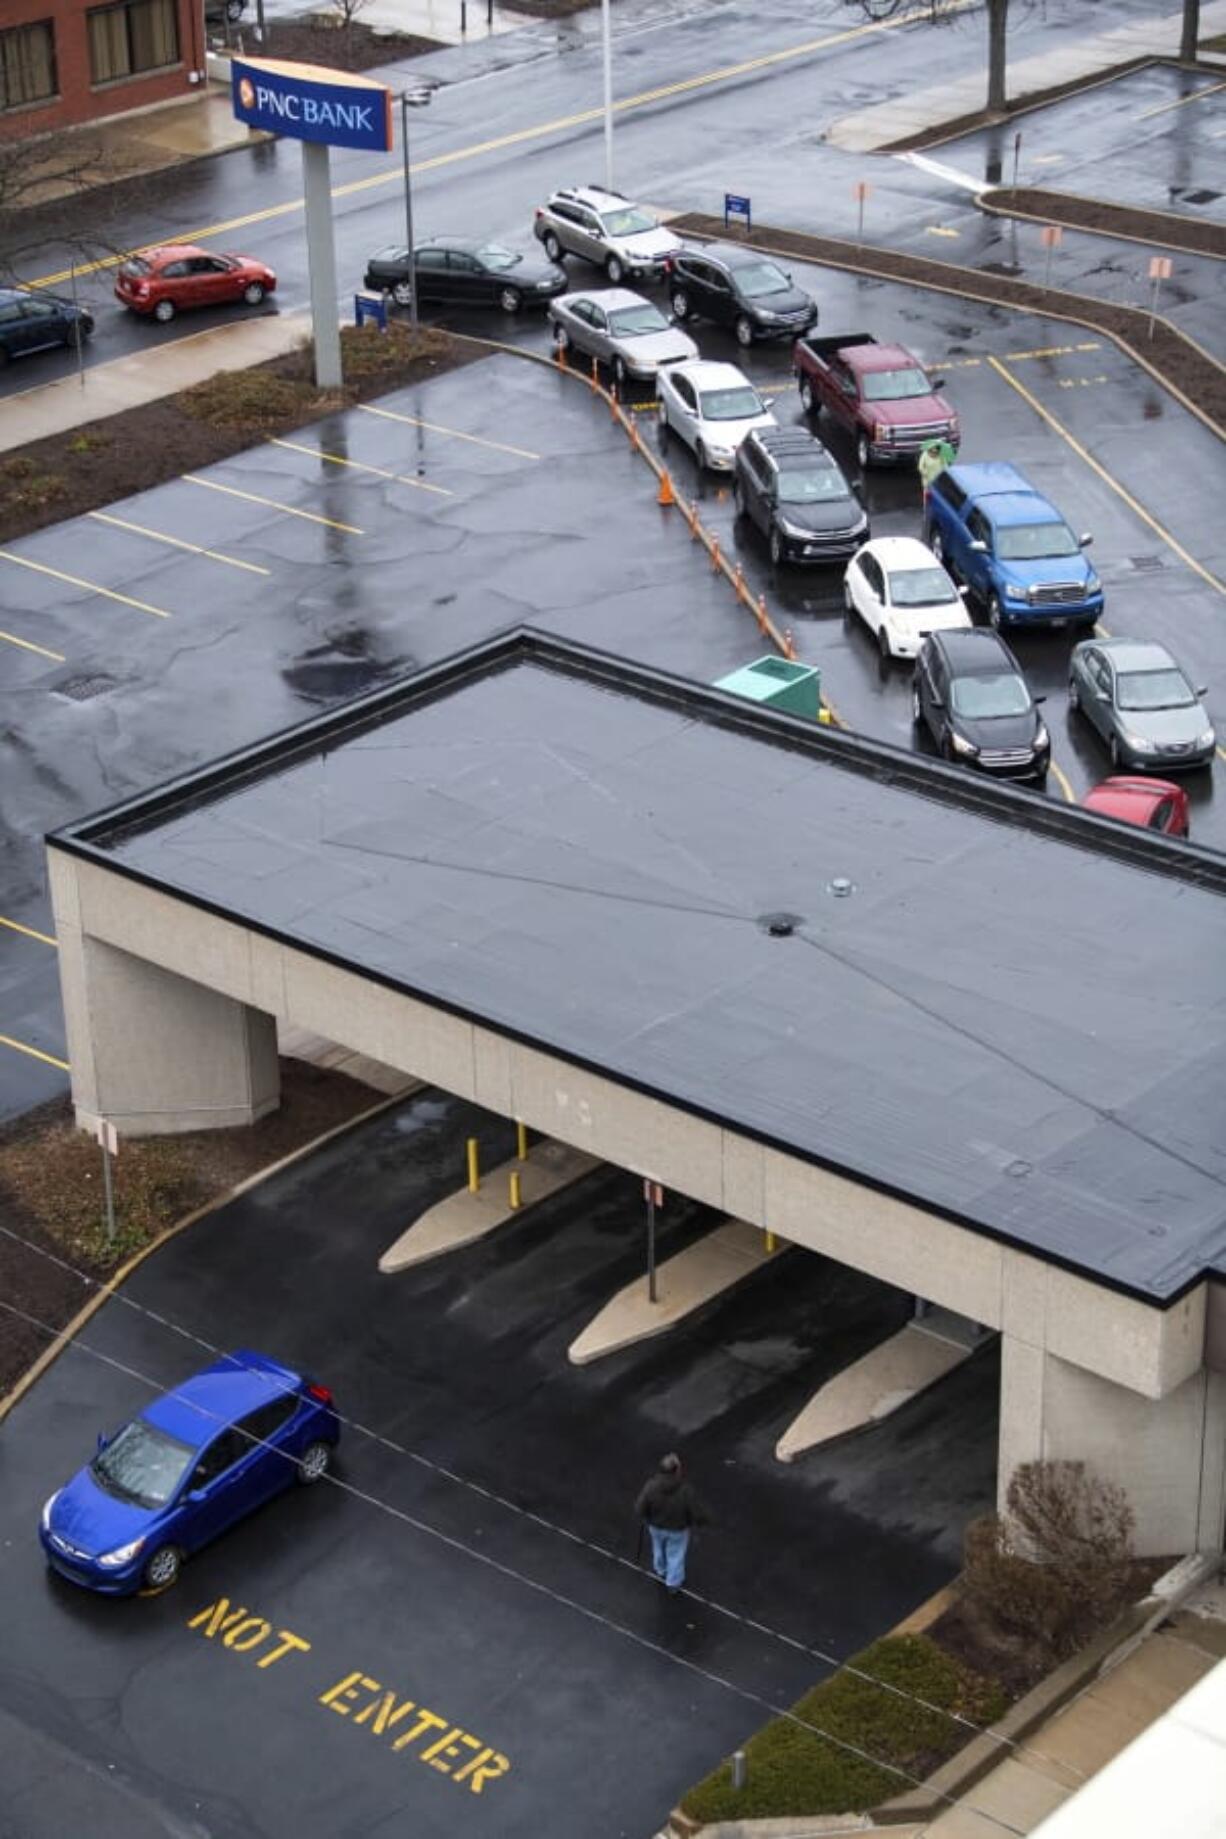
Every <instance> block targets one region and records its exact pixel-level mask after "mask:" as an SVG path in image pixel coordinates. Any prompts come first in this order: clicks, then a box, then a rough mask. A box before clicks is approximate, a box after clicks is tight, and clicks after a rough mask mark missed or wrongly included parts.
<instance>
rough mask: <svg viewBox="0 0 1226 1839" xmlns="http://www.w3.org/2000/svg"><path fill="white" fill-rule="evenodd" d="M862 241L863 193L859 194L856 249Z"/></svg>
mask: <svg viewBox="0 0 1226 1839" xmlns="http://www.w3.org/2000/svg"><path fill="white" fill-rule="evenodd" d="M863 241H864V193H863V192H861V193H860V222H859V225H858V227H857V229H856V247H857V248H859V246H860V244H861V243H862V242H863Z"/></svg>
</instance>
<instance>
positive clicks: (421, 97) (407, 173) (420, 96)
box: [400, 85, 430, 332]
mask: <svg viewBox="0 0 1226 1839" xmlns="http://www.w3.org/2000/svg"><path fill="white" fill-rule="evenodd" d="M429 101H430V91H429V89H428V88H427V87H426V86H425V85H419V87H418V88H417V89H402V90H401V92H400V141H401V147H402V150H403V153H404V234H405V242H406V253H407V256H408V263H409V324H410V325H411V326H412V328H413V330H414V332H416V330H417V264H416V262H415V261H414V259H413V179H412V172H411V168H410V164H409V110H410V109H411V108H413V109H424V108H425V107H426V106H427V104H428V103H429Z"/></svg>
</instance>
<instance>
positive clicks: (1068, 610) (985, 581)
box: [924, 460, 1103, 630]
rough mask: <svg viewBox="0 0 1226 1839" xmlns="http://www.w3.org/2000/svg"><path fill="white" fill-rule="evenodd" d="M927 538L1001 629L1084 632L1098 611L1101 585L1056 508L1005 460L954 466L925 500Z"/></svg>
mask: <svg viewBox="0 0 1226 1839" xmlns="http://www.w3.org/2000/svg"><path fill="white" fill-rule="evenodd" d="M924 535H925V537H926V538H927V540H928V543H929V545H930V547H931V548H932V550H933V551H934V553H935V554H936V555H937V556H938V557H939V558H940V560H941V561H943V562H944V563H945V564H946V566H947V567H948V568H949V569H950V570H951V572H952V573H953V575H954V577H955V579H956V580H959V581H964V582H965V583H966V585H967V586H968V587H969V589H970V591H971V593H972V594H973V595H974V596H975V598H976V600H977V601H978V602H979V604H980V605H981V606H982V607H983V608H984V609H985V610H986V612H987V615H988V618H989V619H990V620H991V622H992V624H993V626H995V627H996V628H997V629H998V630H999V629H1000V627H1002V626H1037V625H1045V626H1065V625H1071V624H1074V623H1075V624H1076V625H1078V626H1084V627H1086V628H1087V629H1088V628H1089V627H1091V626H1093V624H1094V623H1095V621H1096V620H1097V619H1098V618H1099V616H1100V615H1101V613H1102V610H1103V584H1102V582H1101V581H1100V580H1099V578H1098V575H1097V574H1096V573H1095V571H1094V569H1093V568H1092V567H1091V565H1090V562H1089V560H1088V559H1087V557H1086V555H1085V549H1086V546H1087V544H1088V543H1089V542H1090V538H1089V537H1088V536H1081V537H1077V536H1074V534H1073V532H1072V531H1071V530H1070V529H1069V527H1068V525H1067V523H1065V521H1064V519H1063V517H1061V515H1060V513H1059V511H1057V509H1056V507H1055V505H1054V504H1052V503H1050V501H1049V500H1048V499H1046V498H1044V497H1043V495H1042V493H1040V492H1036V491H1035V489H1034V487H1033V485H1031V483H1030V481H1029V479H1027V477H1026V475H1025V474H1024V473H1022V472H1019V470H1018V468H1017V467H1016V466H1010V465H1009V464H1008V463H1007V462H1006V461H1003V460H985V461H980V462H978V463H974V464H972V463H970V462H962V461H959V462H958V463H957V464H956V465H953V466H951V467H949V468H948V469H947V470H946V471H945V472H943V473H940V474H938V476H937V478H936V479H934V481H933V483H932V485H931V487H930V488H929V490H928V493H927V495H926V499H925V504H924Z"/></svg>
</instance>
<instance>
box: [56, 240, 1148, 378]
mask: <svg viewBox="0 0 1226 1839" xmlns="http://www.w3.org/2000/svg"><path fill="white" fill-rule="evenodd" d="M70 272H71V274H72V306H73V321H72V334H73V338H72V342H73V344H74V345H75V346H76V348H77V371H78V373H79V374H80V378H81V388H82V389H84V388H85V348H84V345H83V343H82V340H81V306H80V302H79V301H78V299H77V264H76V258H75V257H74V258H73V261H72V266H71V271H70ZM1151 330H1152V328H1151Z"/></svg>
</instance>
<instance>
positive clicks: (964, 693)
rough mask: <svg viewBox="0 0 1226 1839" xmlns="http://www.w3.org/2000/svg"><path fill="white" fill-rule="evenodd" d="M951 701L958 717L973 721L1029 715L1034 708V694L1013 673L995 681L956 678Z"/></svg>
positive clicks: (951, 692)
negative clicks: (1029, 711) (987, 717)
mask: <svg viewBox="0 0 1226 1839" xmlns="http://www.w3.org/2000/svg"><path fill="white" fill-rule="evenodd" d="M949 699H950V702H951V704H952V705H953V708H954V711H955V713H956V714H958V715H965V716H967V717H968V718H969V719H970V720H971V721H976V720H980V719H982V718H984V717H986V716H991V715H1025V713H1026V711H1027V709H1028V708H1029V707H1030V691H1029V690H1028V689H1027V688H1026V685H1025V684H1024V683H1023V682H1022V680H1021V678H1020V677H1015V676H1014V675H1013V673H1012V672H1011V671H1001V672H1000V674H999V675H998V676H991V677H956V678H955V679H954V682H953V686H952V688H951V690H950V693H949Z"/></svg>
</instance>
